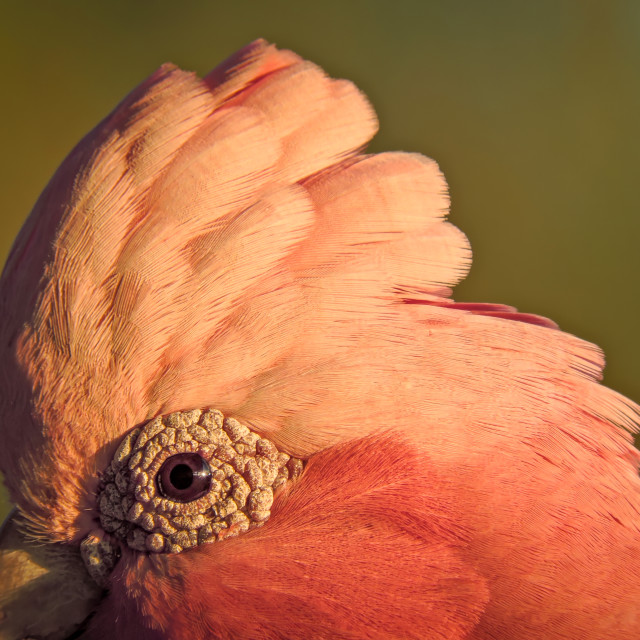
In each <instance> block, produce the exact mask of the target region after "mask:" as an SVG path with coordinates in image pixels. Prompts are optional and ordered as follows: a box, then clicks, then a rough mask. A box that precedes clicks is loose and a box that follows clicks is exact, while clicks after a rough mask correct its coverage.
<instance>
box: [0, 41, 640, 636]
mask: <svg viewBox="0 0 640 640" xmlns="http://www.w3.org/2000/svg"><path fill="white" fill-rule="evenodd" d="M375 129H376V120H375V115H374V114H373V112H372V110H371V108H370V106H369V105H368V103H367V102H366V99H365V98H364V97H363V96H362V94H360V93H359V92H358V91H357V89H355V88H354V87H353V85H351V84H350V83H348V82H345V81H335V80H331V79H329V78H327V77H326V76H325V75H324V74H323V73H322V71H321V70H320V69H318V68H317V67H315V66H314V65H312V64H310V63H306V62H304V61H302V60H301V59H300V58H298V57H297V56H296V55H295V54H292V53H290V52H280V51H277V50H276V49H275V48H274V47H272V46H270V45H267V44H265V43H263V42H257V43H253V44H252V45H249V46H248V47H245V49H243V50H241V51H240V52H238V54H236V55H234V56H232V58H230V59H229V60H228V61H227V62H225V63H223V65H221V66H220V67H219V68H218V69H216V70H214V71H213V72H212V73H211V74H210V75H209V76H208V77H207V78H205V79H204V80H202V81H201V80H198V79H197V78H195V77H194V76H193V75H191V74H186V73H184V72H181V71H178V70H176V69H174V68H172V67H162V68H161V69H160V70H159V71H158V72H156V73H155V74H154V75H152V76H151V78H150V79H148V80H147V81H146V82H145V83H143V84H142V85H141V86H140V87H139V88H138V89H136V90H135V91H134V92H133V93H132V94H130V96H129V97H128V98H126V99H125V101H124V102H123V103H122V104H121V105H120V106H119V107H118V108H117V109H116V110H115V111H114V113H113V114H112V115H110V116H109V117H107V119H106V120H105V121H104V122H103V123H102V124H101V125H99V126H98V127H97V128H96V129H95V130H94V131H92V132H91V133H90V134H89V135H88V136H87V138H85V140H84V141H82V142H81V143H80V145H78V147H77V148H76V149H75V150H74V151H73V152H72V153H71V155H70V156H69V158H68V159H67V160H66V161H65V163H64V164H63V165H62V167H61V168H60V169H59V171H58V172H57V173H56V175H55V176H54V178H53V179H52V181H51V183H50V184H49V186H48V187H47V189H46V190H45V192H44V194H43V195H42V197H41V198H40V200H39V201H38V203H37V204H36V207H35V209H34V211H33V213H32V215H31V217H30V218H29V221H28V222H27V224H26V226H25V228H24V229H23V231H22V232H21V234H20V236H19V237H18V240H17V241H16V245H15V247H14V249H13V251H12V254H11V256H10V258H9V262H8V263H7V267H6V268H5V271H4V273H3V276H2V280H1V281H0V299H1V300H2V305H3V308H4V309H6V313H4V315H3V316H2V318H0V339H1V342H0V346H1V348H2V356H1V359H0V380H1V382H2V385H3V389H4V394H3V396H2V400H0V402H1V403H2V404H0V412H1V420H0V428H1V429H2V437H3V442H4V447H2V448H0V468H1V469H2V471H3V473H4V474H5V478H6V482H7V484H8V486H9V488H10V491H11V495H12V497H13V499H14V500H15V501H16V502H17V503H18V505H19V507H20V508H21V510H22V511H23V512H24V513H25V515H26V517H27V518H28V519H29V521H30V523H31V527H32V529H33V532H34V533H35V534H36V535H39V536H41V537H43V538H45V537H46V538H47V539H52V540H57V541H65V542H77V541H78V540H79V539H81V538H82V537H83V536H84V535H86V534H87V533H88V532H89V531H90V530H91V529H92V528H93V527H94V526H95V522H96V521H95V489H96V485H97V482H98V474H99V472H101V471H102V470H103V469H104V468H105V467H106V465H107V464H108V462H109V461H110V459H111V456H112V455H113V452H114V450H115V448H116V447H117V446H118V443H119V441H120V439H121V437H122V436H123V435H124V434H125V433H126V432H128V431H129V430H130V429H132V428H133V427H134V426H137V425H139V424H140V423H142V422H144V421H145V420H146V419H149V418H151V417H153V416H156V415H159V414H165V413H169V412H172V411H176V410H185V409H191V408H195V407H205V406H214V407H217V408H219V409H221V410H222V411H224V412H225V413H226V414H228V415H231V416H234V417H236V418H238V419H241V420H243V421H244V422H245V423H246V424H248V425H250V426H251V427H252V428H253V429H254V430H255V431H257V432H258V433H261V434H264V435H268V437H269V438H270V439H271V440H272V441H273V442H274V443H276V444H277V445H278V446H279V447H280V448H281V449H282V450H284V451H286V452H287V453H289V454H293V455H297V456H301V457H304V458H310V462H309V469H308V471H307V472H306V473H305V474H304V475H303V477H302V479H301V481H300V483H299V484H298V485H297V486H296V487H295V488H294V489H293V490H292V491H291V493H290V494H289V495H287V496H284V495H283V496H281V499H280V502H279V503H278V508H277V509H275V508H274V514H273V516H272V519H271V520H270V521H269V523H268V524H267V525H265V527H264V528H262V529H260V530H256V531H255V532H251V533H249V534H246V535H244V536H240V537H239V538H237V539H233V540H226V541H224V542H219V543H215V544H213V545H210V546H205V547H202V548H200V549H195V550H193V551H191V552H185V553H184V554H181V555H179V556H171V557H161V558H146V557H142V558H137V559H136V558H134V557H130V556H129V555H128V552H127V554H126V555H125V557H123V559H122V561H121V563H120V564H119V566H118V568H117V569H116V574H114V578H113V581H112V590H111V595H110V597H109V600H108V601H107V603H106V604H105V607H104V608H103V609H102V610H101V611H99V612H98V614H97V616H96V618H95V624H94V627H93V629H94V632H95V633H96V634H97V635H99V634H100V633H102V634H103V635H105V634H106V635H111V636H113V635H114V633H115V632H114V631H113V629H112V627H110V626H109V625H110V624H131V625H133V626H132V628H134V630H135V633H136V634H139V637H142V634H143V633H147V636H148V637H174V638H175V637H180V634H181V633H182V630H183V629H184V628H185V627H184V626H181V625H186V624H187V623H186V621H185V620H183V618H182V617H181V616H183V615H186V614H187V613H190V614H192V615H193V614H195V615H196V616H197V619H198V621H199V622H198V625H199V626H197V627H194V628H193V629H188V631H189V633H188V634H187V633H186V632H185V633H184V635H185V637H186V635H189V637H194V638H197V637H207V635H208V634H211V633H214V631H215V632H217V633H219V634H220V635H221V636H222V637H237V635H240V636H242V634H245V636H246V637H255V635H256V634H257V633H258V632H257V629H256V627H255V626H253V625H255V624H258V622H257V620H258V619H259V620H260V621H261V622H260V624H261V625H262V627H261V629H263V630H264V637H273V638H275V637H291V638H295V637H303V636H309V635H314V636H315V637H353V638H360V637H370V638H375V637H436V638H438V637H442V638H457V637H460V638H463V637H467V638H473V639H489V638H550V637H554V638H566V639H568V638H580V639H581V640H583V639H586V640H589V639H593V640H596V639H601V638H619V639H629V640H635V639H636V638H637V637H638V632H639V629H640V609H639V605H638V602H640V586H639V581H638V575H639V574H640V480H639V478H638V467H639V464H640V454H639V453H638V451H637V450H636V449H634V448H633V445H632V440H631V432H633V431H636V430H637V425H638V408H637V406H636V405H635V404H633V403H632V402H631V401H629V400H627V399H625V398H622V397H621V396H619V395H618V394H616V393H615V392H613V391H610V390H608V389H606V388H605V387H603V386H601V385H600V384H599V383H598V382H599V379H600V376H601V371H602V367H603V364H604V362H603V357H602V354H601V352H600V351H599V350H598V349H597V347H594V346H593V345H590V344H588V343H586V342H583V341H581V340H579V339H577V338H575V337H573V336H570V335H568V334H565V333H562V332H561V331H559V330H557V328H555V325H554V324H553V323H552V322H550V321H547V320H546V319H541V318H539V317H537V316H531V315H528V314H518V313H517V312H516V311H515V310H513V309H511V308H510V307H504V306H499V305H482V304H480V305H478V304H476V305H473V304H468V303H467V304H464V303H454V302H453V301H451V300H450V299H449V298H448V295H449V293H450V288H451V287H452V286H454V285H455V284H456V283H457V282H458V281H459V280H460V279H461V278H462V277H463V276H464V275H465V273H466V270H467V268H468V266H469V262H470V252H469V247H468V243H467V241H466V238H465V237H464V236H463V235H462V233H461V232H459V231H458V230H457V229H456V228H455V227H453V226H452V225H451V224H449V223H448V222H446V221H445V220H444V217H445V215H446V212H447V206H448V199H447V195H446V184H445V182H444V178H443V177H442V175H441V173H440V172H439V170H438V168H437V166H436V165H435V163H433V162H432V161H430V160H427V159H425V158H422V157H421V156H417V155H415V154H402V153H386V154H381V155H377V156H367V155H364V154H363V153H362V152H361V149H362V148H363V147H364V145H366V143H367V142H368V140H369V139H370V138H371V136H372V135H373V134H374V133H375ZM389 438H391V440H389ZM363 439H364V440H363ZM385 452H386V454H385ZM385 455H386V456H388V457H385ZM391 459H393V461H394V462H393V464H392V465H391V463H390V462H389V460H391ZM390 465H391V466H390ZM395 474H399V475H395ZM376 563H377V564H376ZM381 573H383V574H384V580H382V582H381V578H380V575H381ZM306 576H309V578H307V577H306ZM385 580H386V581H387V582H385ZM206 581H208V582H206ZM307 581H308V584H307ZM302 585H305V586H302ZM408 585H409V586H410V589H409V586H408ZM163 593H165V594H169V597H168V598H167V596H163V595H162V594H163ZM383 596H384V597H383ZM172 602H180V603H182V605H183V609H180V607H178V608H176V607H175V606H174V605H172V604H171V603H172ZM215 603H219V608H216V607H215ZM350 603H353V604H355V603H360V604H359V608H355V607H353V611H352V610H351V609H349V605H350ZM367 607H368V609H367ZM116 610H117V611H118V612H119V613H118V616H120V618H118V620H119V622H114V618H116V617H117V616H116V613H115V611H116ZM239 611H241V612H242V614H239V613H238V612H239ZM296 612H298V613H296ZM140 614H142V618H140ZM140 620H143V622H144V623H145V624H148V625H150V627H149V628H148V629H146V631H145V629H144V628H139V627H138V626H136V625H137V624H138V623H139V621H140ZM136 621H137V622H136ZM376 621H377V626H376ZM311 630H314V631H313V632H312V631H311ZM394 630H395V631H394ZM118 633H119V634H120V635H123V634H124V631H123V630H122V629H120V630H119V631H118ZM394 633H395V636H394ZM429 633H430V634H431V635H430V636H429V635H428V634H429ZM268 634H271V635H268ZM340 634H342V636H341V635H340ZM412 634H413V635H412ZM465 634H466V635H465ZM136 637H138V635H136Z"/></svg>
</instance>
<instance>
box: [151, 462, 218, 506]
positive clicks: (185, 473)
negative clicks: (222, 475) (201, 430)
mask: <svg viewBox="0 0 640 640" xmlns="http://www.w3.org/2000/svg"><path fill="white" fill-rule="evenodd" d="M156 482H157V485H158V491H159V492H160V494H161V495H163V496H164V497H165V498H169V499H170V500H174V501H176V502H192V501H193V500H197V499H198V498H201V497H202V496H203V495H204V494H205V493H207V491H209V489H210V487H211V468H210V467H209V464H208V463H207V461H206V460H205V459H204V458H203V457H202V456H201V455H199V454H197V453H178V454H176V455H175V456H171V457H170V458H167V460H165V462H164V464H163V465H162V466H161V467H160V470H159V471H158V475H157V476H156Z"/></svg>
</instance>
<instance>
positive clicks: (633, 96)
mask: <svg viewBox="0 0 640 640" xmlns="http://www.w3.org/2000/svg"><path fill="white" fill-rule="evenodd" d="M259 36H262V37H265V38H267V39H269V40H271V41H274V42H276V43H277V44H278V45H280V46H281V47H286V48H291V49H294V50H295V51H297V52H298V53H300V54H302V55H303V56H305V57H307V58H309V59H311V60H313V61H315V62H317V63H318V64H320V65H321V66H323V67H324V68H325V69H326V70H327V71H328V73H329V74H331V75H333V76H338V77H346V78H350V79H352V80H354V81H355V82H356V83H357V84H358V86H360V88H362V89H363V90H364V91H365V92H366V93H367V94H368V95H369V97H370V98H371V100H372V101H373V103H374V105H375V107H376V109H377V111H378V114H379V116H380V122H381V131H380V133H379V134H378V136H377V137H376V139H375V140H374V143H373V145H372V149H373V150H375V151H380V150H386V149H405V150H411V151H420V152H422V153H425V154H427V155H429V156H431V157H433V158H435V159H436V160H437V161H438V162H439V163H440V166H441V167H442V168H443V170H444V172H445V174H446V175H447V178H448V180H449V184H450V188H451V194H452V202H453V205H452V220H453V221H454V222H455V223H456V224H457V225H458V226H459V227H461V228H462V229H463V230H464V231H465V232H466V233H467V234H468V236H469V237H470V239H471V243H472V245H473V249H474V266H473V269H472V271H471V275H470V276H469V277H468V279H467V280H466V281H465V282H464V283H463V284H462V285H460V286H459V287H458V289H457V290H456V298H457V299H459V300H467V301H493V302H502V303H508V304H512V305H515V306H517V307H518V308H519V309H521V310H523V311H527V312H534V313H539V314H543V315H546V316H549V317H551V318H553V319H554V320H555V321H557V322H558V323H559V324H560V326H561V327H562V328H563V329H564V330H566V331H570V332H572V333H575V334H577V335H579V336H581V337H583V338H585V339H587V340H590V341H593V342H596V343H598V344H599V345H600V346H602V347H603V348H604V350H605V352H606V354H607V358H608V367H607V370H606V373H605V381H606V383H607V384H609V385H610V386H612V387H614V388H615V389H617V390H619V391H621V392H623V393H625V394H626V395H629V396H631V397H632V398H634V399H636V400H640V375H639V374H640V363H639V359H640V335H639V331H638V326H637V325H638V322H637V320H638V317H639V311H640V301H639V300H638V293H639V291H640V252H639V251H638V239H639V237H640V216H639V215H638V211H639V208H640V192H639V186H640V180H639V171H640V144H639V143H640V135H639V134H640V117H639V114H640V75H639V69H640V2H637V0H628V1H615V0H607V1H605V0H572V1H570V0H536V1H535V2H513V1H512V0H504V1H495V0H484V1H483V2H478V1H476V0H466V1H465V0H442V1H438V2H432V1H429V0H394V1H393V2H391V1H389V0H387V1H382V0H366V1H365V0H337V1H336V0H324V1H321V2H299V1H297V2H296V1H291V0H288V1H285V0H281V1H261V2H260V1H258V0H255V1H247V0H234V1H233V2H229V1H226V2H216V1H208V2H207V1H200V2H193V1H189V0H185V1H183V2H175V0H174V1H168V0H155V1H153V2H151V1H149V0H147V1H142V0H110V1H109V2H86V0H83V1H66V0H58V1H57V2H49V1H44V0H43V1H40V2H34V1H29V0H20V1H17V0H16V1H13V0H3V2H2V4H1V6H0V53H1V55H0V72H1V74H2V89H1V91H0V116H1V119H0V122H1V123H2V124H1V131H2V149H1V150H2V153H1V154H0V163H1V167H0V180H1V185H2V186H1V188H0V261H1V262H3V263H4V260H5V258H6V256H7V253H8V251H9V248H10V245H11V242H12V239H13V237H14V236H15V234H16V233H17V231H18V229H19V227H20V225H21V224H22V221H23V220H24V218H25V216H26V215H27V213H28V212H29V210H30V208H31V206H32V205H33V203H34V202H35V200H36V198H37V196H38V194H39V192H40V191H41V190H42V189H43V187H44V186H45V184H46V182H47V180H48V179H49V177H50V176H51V174H52V173H53V171H54V170H55V169H56V167H57V166H58V164H59V163H60V162H61V160H62V159H63V158H64V156H65V155H66V154H67V152H68V151H69V150H70V149H71V147H72V146H73V145H74V144H75V143H76V142H77V141H78V140H79V139H80V137H81V136H82V135H83V134H84V133H86V132H87V131H88V130H89V129H90V128H91V127H92V126H93V125H94V124H96V123H97V122H98V120H100V119H101V118H102V117H104V116H105V115H106V114H107V113H108V112H109V111H110V109H111V108H112V107H113V106H114V105H115V104H116V103H117V102H118V101H119V100H120V99H121V98H122V97H123V96H124V95H125V94H126V93H127V92H128V91H129V90H130V89H131V88H132V87H133V86H135V85H136V84H138V83H139V82H140V81H141V80H142V79H143V78H145V77H146V76H147V75H148V74H149V73H150V72H151V71H153V70H154V69H155V68H156V67H157V66H158V65H159V64H161V63H162V62H165V61H172V62H174V63H176V64H178V65H180V66H181V67H183V68H187V69H192V70H195V71H198V72H199V73H205V72H206V71H208V70H209V69H210V68H211V67H212V66H214V65H215V64H217V63H218V62H219V61H220V60H222V59H223V58H225V57H227V55H229V54H230V53H231V52H233V51H234V50H236V49H237V48H238V47H240V46H241V45H243V44H245V43H246V42H248V41H250V40H252V39H254V38H256V37H259ZM0 392H1V390H0ZM16 427H18V426H17V425H16ZM18 428H19V427H18ZM3 500H4V499H3V498H1V497H0V516H2V515H3V514H4V512H6V509H7V508H8V507H7V503H6V500H4V502H3Z"/></svg>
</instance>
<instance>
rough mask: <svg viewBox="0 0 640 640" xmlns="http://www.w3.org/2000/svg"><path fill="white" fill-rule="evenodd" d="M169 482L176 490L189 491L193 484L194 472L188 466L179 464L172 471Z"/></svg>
mask: <svg viewBox="0 0 640 640" xmlns="http://www.w3.org/2000/svg"><path fill="white" fill-rule="evenodd" d="M169 480H170V481H171V484H172V485H173V486H174V487H175V488H176V489H188V488H189V487H190V486H191V483H192V482H193V471H191V467H189V466H188V465H186V464H179V465H177V466H175V467H173V469H172V470H171V473H170V474H169Z"/></svg>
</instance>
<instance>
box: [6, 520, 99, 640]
mask: <svg viewBox="0 0 640 640" xmlns="http://www.w3.org/2000/svg"><path fill="white" fill-rule="evenodd" d="M18 525H19V518H18V516H17V513H16V511H14V512H13V513H12V514H10V515H9V517H8V518H7V519H6V520H5V521H4V524H3V525H2V528H1V529H0V640H27V639H29V638H34V637H36V638H41V639H42V640H63V639H64V638H69V636H71V635H72V634H76V633H77V632H78V631H81V628H82V626H83V624H84V623H86V621H87V619H88V618H89V616H90V615H91V613H92V612H93V611H94V610H95V608H96V606H97V604H98V602H99V600H100V599H101V597H102V594H103V591H102V589H101V588H100V587H98V585H96V584H95V582H93V580H92V579H91V578H90V577H89V574H88V573H87V571H86V569H85V567H84V563H83V562H82V559H81V557H80V552H79V551H78V548H77V547H73V546H70V545H65V544H60V543H42V542H38V541H34V540H32V539H29V538H28V536H26V535H25V534H24V532H23V530H21V528H20V527H19V526H18ZM73 637H77V635H74V636H73Z"/></svg>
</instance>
